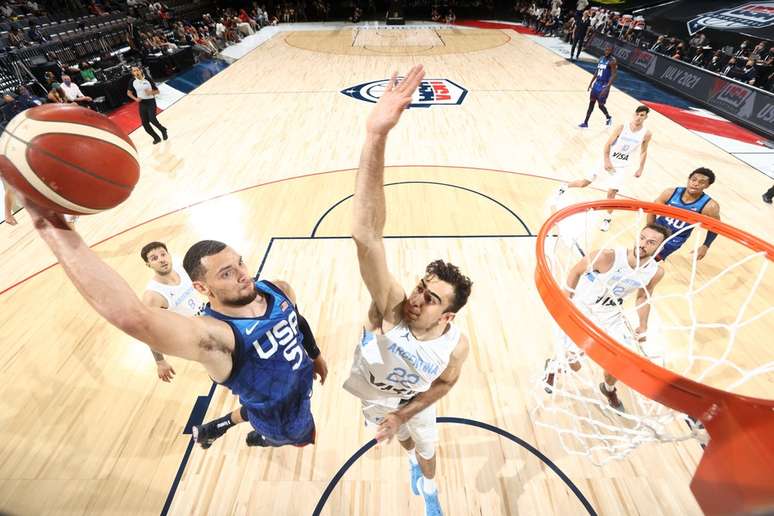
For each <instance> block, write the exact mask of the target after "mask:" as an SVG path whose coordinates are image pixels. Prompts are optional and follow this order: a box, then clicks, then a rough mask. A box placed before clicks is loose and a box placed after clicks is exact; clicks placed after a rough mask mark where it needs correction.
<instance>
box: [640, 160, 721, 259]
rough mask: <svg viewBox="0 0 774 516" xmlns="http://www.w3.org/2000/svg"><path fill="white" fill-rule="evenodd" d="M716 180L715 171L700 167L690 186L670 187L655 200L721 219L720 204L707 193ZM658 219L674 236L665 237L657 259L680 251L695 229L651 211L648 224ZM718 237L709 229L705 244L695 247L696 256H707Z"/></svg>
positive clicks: (691, 177) (695, 172) (689, 178)
mask: <svg viewBox="0 0 774 516" xmlns="http://www.w3.org/2000/svg"><path fill="white" fill-rule="evenodd" d="M714 182H715V173H714V172H712V170H710V169H708V168H704V167H701V168H697V169H696V170H694V171H693V172H691V174H690V175H689V176H688V185H687V186H684V187H683V186H680V187H677V188H667V189H666V190H664V191H663V192H661V195H659V196H658V198H656V200H655V201H654V202H656V203H659V204H666V205H668V206H675V207H676V208H681V209H684V210H689V211H693V212H695V213H701V214H703V215H707V216H708V217H712V218H714V219H718V220H720V205H719V204H718V203H717V201H715V200H713V199H712V198H711V197H710V196H709V195H707V194H705V193H704V190H706V189H707V187H709V186H710V185H711V184H712V183H714ZM653 222H656V223H657V224H661V225H663V226H666V227H668V228H669V229H671V230H672V236H671V237H670V238H669V239H667V240H666V242H665V243H664V247H663V249H661V251H660V252H659V253H658V256H657V257H656V259H657V260H666V258H667V256H669V255H670V254H672V253H674V252H675V251H677V250H678V249H679V248H680V247H682V245H683V244H684V243H685V242H686V241H687V240H688V237H689V236H691V232H692V229H685V228H686V226H689V223H688V222H686V221H684V220H679V219H675V218H673V217H664V216H662V215H659V216H658V217H656V215H655V214H648V224H652V223H653ZM716 237H717V234H716V233H713V232H712V231H708V232H707V236H706V238H705V239H704V243H703V244H702V245H701V246H699V248H698V249H697V250H696V259H698V260H701V259H702V258H704V256H706V254H707V251H708V250H709V247H710V246H711V245H712V242H713V241H714V240H715V238H716Z"/></svg>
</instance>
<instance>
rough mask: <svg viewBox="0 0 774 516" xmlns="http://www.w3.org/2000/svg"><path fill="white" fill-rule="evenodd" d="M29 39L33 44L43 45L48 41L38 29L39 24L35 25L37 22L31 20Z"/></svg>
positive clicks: (28, 31)
mask: <svg viewBox="0 0 774 516" xmlns="http://www.w3.org/2000/svg"><path fill="white" fill-rule="evenodd" d="M27 37H28V38H29V40H30V41H32V42H33V43H43V42H44V41H46V39H48V38H46V36H44V35H43V32H41V30H40V29H39V28H38V26H37V24H36V23H35V20H30V22H29V29H27Z"/></svg>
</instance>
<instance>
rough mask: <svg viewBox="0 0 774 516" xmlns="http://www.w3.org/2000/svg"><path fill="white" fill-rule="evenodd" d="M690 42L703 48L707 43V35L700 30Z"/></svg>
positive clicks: (696, 46) (691, 44)
mask: <svg viewBox="0 0 774 516" xmlns="http://www.w3.org/2000/svg"><path fill="white" fill-rule="evenodd" d="M688 44H689V45H690V46H691V47H693V48H701V47H704V46H706V45H707V35H706V34H704V33H703V32H699V33H698V34H696V35H695V36H694V37H692V38H691V39H690V41H688Z"/></svg>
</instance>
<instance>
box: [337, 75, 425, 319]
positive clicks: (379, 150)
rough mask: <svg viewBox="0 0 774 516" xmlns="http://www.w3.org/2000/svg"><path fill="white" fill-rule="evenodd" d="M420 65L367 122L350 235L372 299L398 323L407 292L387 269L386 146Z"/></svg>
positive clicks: (393, 81)
mask: <svg viewBox="0 0 774 516" xmlns="http://www.w3.org/2000/svg"><path fill="white" fill-rule="evenodd" d="M424 75H425V72H424V69H423V68H422V66H421V65H417V66H415V67H413V68H412V69H411V71H409V73H408V74H407V75H406V77H405V78H404V79H403V80H402V81H400V82H398V80H397V75H396V74H393V75H392V77H391V78H390V82H389V83H388V84H387V87H386V89H385V92H384V94H383V95H382V97H381V98H380V99H379V102H377V104H376V106H375V107H374V109H373V111H372V112H371V114H370V115H369V117H368V121H367V123H366V139H365V143H364V144H363V150H362V152H361V155H360V166H359V168H358V171H357V177H356V179H355V197H354V217H353V222H352V237H353V238H354V240H355V244H356V245H357V258H358V263H359V265H360V275H361V277H362V278H363V282H364V283H365V285H366V287H367V288H368V291H369V293H370V294H371V299H372V300H373V303H374V305H375V307H376V310H377V311H378V312H379V315H380V316H381V317H382V318H384V319H385V320H386V321H388V322H390V323H393V324H396V323H397V322H398V321H400V318H401V313H400V312H401V311H400V306H401V303H402V302H403V300H404V299H405V297H406V295H405V292H404V291H403V289H402V288H401V287H400V285H399V284H398V283H397V281H395V279H394V278H393V277H392V275H391V274H390V272H389V270H388V269H387V259H386V255H385V251H384V241H383V232H384V224H385V220H386V216H387V208H386V205H385V200H384V148H385V145H386V143H387V134H388V133H389V132H390V130H391V129H392V128H393V127H395V124H397V123H398V120H399V119H400V116H401V114H402V113H403V110H405V109H406V107H408V105H409V104H410V103H411V97H412V95H413V94H414V91H415V90H416V89H417V87H418V86H419V84H420V83H421V81H422V78H423V77H424Z"/></svg>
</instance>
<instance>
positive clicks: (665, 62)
mask: <svg viewBox="0 0 774 516" xmlns="http://www.w3.org/2000/svg"><path fill="white" fill-rule="evenodd" d="M607 46H612V47H613V55H614V56H615V58H616V60H617V61H618V63H619V64H620V65H621V66H623V67H624V68H626V69H628V70H631V71H633V72H635V73H637V74H639V75H643V76H645V77H647V78H648V79H650V80H652V81H654V82H656V83H658V84H660V85H662V86H665V87H666V88H669V89H670V90H673V91H675V92H677V93H679V94H680V95H683V96H686V97H688V98H690V99H693V100H695V101H696V102H698V103H700V104H703V105H705V106H707V107H708V108H709V109H710V110H713V111H718V112H719V113H721V114H722V115H724V116H727V117H728V118H730V119H732V120H735V121H737V122H739V123H740V124H742V125H744V126H746V127H749V128H750V129H753V130H755V131H756V132H759V133H761V134H763V135H765V136H766V137H767V138H769V139H774V94H771V93H769V92H767V91H764V90H761V89H758V88H755V87H752V86H749V85H747V84H743V83H740V82H737V81H733V80H731V79H727V78H725V77H722V76H720V75H718V74H715V73H712V72H709V71H707V70H704V69H702V68H698V67H696V66H693V65H690V64H688V63H683V62H681V61H677V60H675V59H671V58H669V57H666V56H662V55H659V54H656V53H654V52H651V51H650V50H645V49H641V48H637V47H635V46H633V45H631V44H629V43H627V42H625V41H621V40H618V39H615V38H611V37H609V36H605V35H603V34H599V33H594V34H593V35H592V36H591V39H590V40H589V41H588V43H586V46H585V47H584V49H585V50H587V51H589V50H592V51H595V53H602V52H603V51H604V49H605V47H607Z"/></svg>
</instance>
